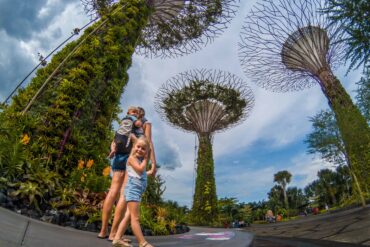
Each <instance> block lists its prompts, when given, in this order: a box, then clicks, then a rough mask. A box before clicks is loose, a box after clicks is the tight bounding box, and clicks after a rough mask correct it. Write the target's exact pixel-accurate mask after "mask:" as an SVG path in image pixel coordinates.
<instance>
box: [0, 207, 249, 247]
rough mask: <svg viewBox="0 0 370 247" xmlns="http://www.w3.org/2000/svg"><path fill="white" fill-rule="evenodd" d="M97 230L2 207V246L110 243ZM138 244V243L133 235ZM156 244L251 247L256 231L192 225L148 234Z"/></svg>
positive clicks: (75, 246) (101, 246) (97, 246)
mask: <svg viewBox="0 0 370 247" xmlns="http://www.w3.org/2000/svg"><path fill="white" fill-rule="evenodd" d="M96 236H97V233H92V232H85V231H79V230H76V229H72V228H67V227H61V226H57V225H53V224H48V223H44V222H41V221H38V220H34V219H30V218H28V217H25V216H23V215H19V214H17V213H14V212H12V211H9V210H7V209H4V208H1V207H0V247H20V246H26V247H43V246H45V247H46V246H47V247H65V246H68V247H86V246H88V247H110V246H112V244H111V242H108V241H107V240H103V239H98V238H97V237H96ZM129 238H131V239H132V240H133V244H134V246H138V244H137V242H136V240H135V239H134V238H133V237H129ZM147 240H148V241H149V242H150V243H151V244H152V245H154V246H156V247H157V246H168V247H170V246H173V247H182V246H186V247H188V246H189V247H190V246H205V247H213V246H214V247H218V246H220V247H221V246H232V247H238V246H240V247H248V246H251V244H252V241H253V234H250V233H247V232H244V231H238V230H230V229H219V228H200V227H192V228H191V231H190V232H188V233H186V234H178V235H172V236H163V237H147Z"/></svg>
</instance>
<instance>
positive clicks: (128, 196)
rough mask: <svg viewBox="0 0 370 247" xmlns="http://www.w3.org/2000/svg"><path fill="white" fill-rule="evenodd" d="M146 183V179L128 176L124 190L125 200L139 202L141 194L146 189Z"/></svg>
mask: <svg viewBox="0 0 370 247" xmlns="http://www.w3.org/2000/svg"><path fill="white" fill-rule="evenodd" d="M146 184H147V180H146V179H140V178H135V177H131V176H129V177H128V180H127V183H126V187H125V191H124V195H125V200H126V202H140V201H141V196H142V195H143V193H144V191H145V189H146Z"/></svg>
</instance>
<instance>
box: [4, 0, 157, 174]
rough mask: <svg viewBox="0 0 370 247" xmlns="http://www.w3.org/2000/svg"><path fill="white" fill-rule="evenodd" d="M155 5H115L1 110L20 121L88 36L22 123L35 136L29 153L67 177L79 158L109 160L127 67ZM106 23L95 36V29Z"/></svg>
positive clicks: (132, 1)
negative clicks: (112, 123)
mask: <svg viewBox="0 0 370 247" xmlns="http://www.w3.org/2000/svg"><path fill="white" fill-rule="evenodd" d="M149 15H150V9H149V8H148V7H147V4H146V2H145V1H144V0H125V1H120V3H118V4H116V5H114V6H113V7H112V10H111V11H110V14H108V15H104V16H103V17H102V18H101V19H100V20H99V21H98V22H96V23H95V24H94V25H93V26H91V27H89V28H88V29H86V31H85V32H84V34H83V35H82V36H81V37H80V38H79V39H78V40H76V41H74V42H71V43H69V44H68V45H66V46H65V47H64V48H63V49H62V50H61V51H60V52H58V53H57V54H56V55H55V56H54V57H53V58H52V60H51V62H50V63H49V64H48V65H47V66H46V67H44V68H41V69H39V70H38V71H37V73H36V77H35V78H33V80H32V81H31V83H30V84H29V85H28V86H27V87H26V88H24V89H21V90H20V91H19V92H18V94H17V95H16V96H15V97H13V99H12V102H11V104H10V105H9V106H8V107H6V108H5V109H4V111H3V113H2V114H5V115H6V116H7V119H8V121H10V122H11V121H16V122H19V118H22V116H21V115H20V114H19V113H20V112H21V111H22V110H24V108H25V107H26V105H27V103H28V102H29V101H30V99H31V98H32V97H33V96H34V95H35V93H36V92H37V91H38V90H39V89H40V87H41V85H42V84H43V83H44V82H45V80H46V79H47V78H48V77H49V75H51V73H53V71H54V70H55V69H56V68H57V67H58V65H59V64H60V63H61V62H62V61H63V59H64V58H65V57H66V56H67V55H68V54H69V53H70V52H71V51H72V50H73V49H74V48H75V47H76V46H77V45H78V44H79V43H80V42H81V41H82V40H84V39H86V41H84V42H83V43H82V45H81V46H80V47H79V48H78V49H77V50H76V51H75V52H74V53H73V55H72V56H71V57H70V58H69V59H68V60H67V62H66V63H65V64H64V65H63V66H62V67H61V68H60V69H58V71H57V73H56V74H55V76H54V77H53V78H52V79H51V80H50V81H49V83H48V84H47V86H46V87H45V88H44V90H43V91H42V94H41V95H40V96H39V97H38V98H37V99H36V101H35V102H34V104H33V105H32V106H31V108H30V110H29V111H28V112H27V113H26V114H25V115H26V116H23V118H25V117H27V118H28V119H29V120H28V121H25V125H24V126H22V127H21V128H20V131H21V132H23V134H27V135H28V136H29V137H30V143H29V148H30V152H29V153H28V155H29V156H30V157H29V158H31V159H32V158H42V159H43V160H46V161H47V163H48V164H49V167H50V168H52V169H53V170H55V171H57V172H58V173H60V174H62V175H64V176H67V175H68V174H69V173H70V171H71V169H72V168H75V167H76V166H77V164H78V160H81V159H83V160H86V159H91V160H94V161H95V163H102V162H103V163H107V160H106V156H107V153H108V149H109V143H110V141H111V130H112V126H111V122H112V119H114V118H116V117H117V114H118V113H119V101H120V97H121V94H122V93H123V89H124V87H125V85H126V84H127V81H128V74H127V70H128V69H129V67H130V66H131V63H132V55H133V53H134V50H135V46H136V43H137V40H138V39H139V37H140V33H141V30H142V29H143V27H145V25H146V24H147V21H148V17H149ZM103 22H105V24H103V25H102V26H101V27H100V28H99V29H97V31H96V32H95V33H93V34H92V35H90V34H91V32H93V30H94V29H95V28H96V27H98V26H99V25H101V24H102V23H103Z"/></svg>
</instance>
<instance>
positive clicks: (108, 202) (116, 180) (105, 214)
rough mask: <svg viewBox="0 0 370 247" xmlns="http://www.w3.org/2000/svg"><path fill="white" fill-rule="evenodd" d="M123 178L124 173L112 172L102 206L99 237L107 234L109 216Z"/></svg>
mask: <svg viewBox="0 0 370 247" xmlns="http://www.w3.org/2000/svg"><path fill="white" fill-rule="evenodd" d="M124 176H125V172H121V171H116V172H113V178H112V183H111V186H110V188H109V192H108V194H107V196H106V198H105V200H104V204H103V210H102V227H101V230H100V234H99V235H100V236H104V235H105V234H106V233H107V232H108V221H109V218H110V216H111V212H112V207H113V204H114V202H115V201H116V199H117V196H118V194H119V191H120V190H121V186H122V184H123V179H124Z"/></svg>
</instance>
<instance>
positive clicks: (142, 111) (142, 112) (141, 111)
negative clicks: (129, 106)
mask: <svg viewBox="0 0 370 247" xmlns="http://www.w3.org/2000/svg"><path fill="white" fill-rule="evenodd" d="M137 109H138V111H139V116H140V118H142V117H144V116H145V110H144V108H142V107H140V106H138V107H137Z"/></svg>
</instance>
